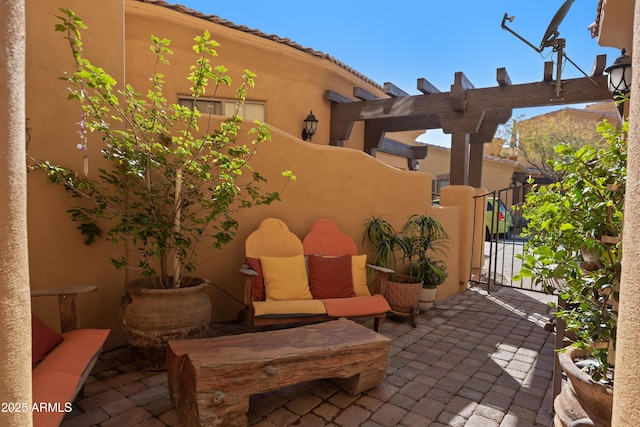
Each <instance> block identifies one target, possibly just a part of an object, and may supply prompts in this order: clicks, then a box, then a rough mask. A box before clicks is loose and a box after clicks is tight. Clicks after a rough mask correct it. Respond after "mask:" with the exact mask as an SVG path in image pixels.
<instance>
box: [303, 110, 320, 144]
mask: <svg viewBox="0 0 640 427" xmlns="http://www.w3.org/2000/svg"><path fill="white" fill-rule="evenodd" d="M317 128H318V119H316V116H314V115H313V111H309V115H308V116H307V118H306V119H304V129H302V139H303V140H304V141H311V137H312V136H313V135H315V134H316V129H317Z"/></svg>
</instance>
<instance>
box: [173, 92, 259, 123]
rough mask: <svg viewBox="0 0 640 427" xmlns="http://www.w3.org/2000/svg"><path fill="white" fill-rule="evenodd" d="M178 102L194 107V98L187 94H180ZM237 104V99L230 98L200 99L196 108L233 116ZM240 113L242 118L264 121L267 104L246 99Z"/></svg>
mask: <svg viewBox="0 0 640 427" xmlns="http://www.w3.org/2000/svg"><path fill="white" fill-rule="evenodd" d="M178 104H180V105H182V106H183V107H192V106H193V99H192V98H190V97H186V96H179V97H178ZM236 104H237V101H236V100H230V99H216V100H213V101H211V100H206V99H199V100H197V101H196V108H197V109H198V111H200V112H201V113H202V114H215V115H218V116H226V117H231V116H232V115H233V114H234V113H235V111H236ZM238 115H239V116H240V117H242V120H247V121H253V120H260V121H261V122H263V121H264V116H265V104H264V102H251V101H246V102H245V103H244V105H243V106H241V107H240V109H239V111H238Z"/></svg>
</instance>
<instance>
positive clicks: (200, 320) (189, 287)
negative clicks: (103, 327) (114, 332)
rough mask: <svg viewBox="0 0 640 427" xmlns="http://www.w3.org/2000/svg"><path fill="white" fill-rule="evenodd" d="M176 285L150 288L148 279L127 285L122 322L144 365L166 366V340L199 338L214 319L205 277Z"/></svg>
mask: <svg viewBox="0 0 640 427" xmlns="http://www.w3.org/2000/svg"><path fill="white" fill-rule="evenodd" d="M186 281H187V283H186V286H185V285H184V284H183V287H181V288H176V289H151V288H150V287H149V286H150V281H149V280H148V279H139V280H136V281H134V282H131V283H129V284H127V285H126V287H125V289H126V295H125V296H124V297H123V298H122V310H121V311H120V325H121V326H122V330H123V331H124V335H125V338H126V339H127V342H128V343H129V345H130V346H131V348H132V350H133V354H134V357H135V361H136V363H137V364H138V366H139V367H140V368H142V369H147V370H153V371H159V370H164V369H166V359H167V341H169V340H173V339H185V338H198V337H200V336H202V334H203V333H204V332H205V331H206V329H207V326H208V325H209V321H210V320H211V301H210V300H209V296H208V295H207V292H206V289H207V285H208V282H206V281H205V280H203V279H195V278H190V279H186Z"/></svg>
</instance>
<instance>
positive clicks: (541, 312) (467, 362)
mask: <svg viewBox="0 0 640 427" xmlns="http://www.w3.org/2000/svg"><path fill="white" fill-rule="evenodd" d="M548 299H549V297H547V296H545V295H541V294H535V293H529V292H523V291H519V290H516V289H509V288H499V289H492V291H491V293H490V294H489V293H487V291H486V290H485V289H482V288H480V287H472V288H470V289H468V290H467V291H466V292H464V293H462V294H458V295H456V296H454V297H451V298H449V299H447V300H446V301H442V302H440V303H438V304H437V307H436V308H432V309H430V310H428V311H427V312H425V313H422V314H421V315H420V317H419V318H418V319H417V327H416V328H412V327H411V325H410V324H409V322H408V320H405V321H403V320H402V319H401V320H400V321H394V320H387V321H385V322H383V323H382V326H381V333H382V334H383V335H385V336H387V337H389V338H391V339H392V347H391V359H390V364H389V369H388V370H387V376H386V378H385V380H384V382H383V383H382V384H381V385H380V386H379V387H377V388H374V389H372V390H369V391H368V392H365V393H363V394H361V395H358V396H355V397H354V396H350V395H349V394H347V393H345V392H344V391H342V390H341V389H340V387H339V386H337V385H336V384H334V383H333V382H331V381H330V380H319V381H310V382H306V383H302V384H298V385H296V386H292V387H287V388H284V389H281V390H277V391H274V392H269V393H264V394H259V395H255V396H252V397H251V405H250V410H249V413H248V418H249V425H252V426H259V427H274V426H304V427H307V426H308V427H314V426H337V427H354V426H366V427H374V426H384V427H392V426H394V427H395V426H407V427H416V426H465V427H473V426H481V427H491V426H500V427H507V426H514V427H515V426H517V427H527V426H545V427H548V426H551V425H552V424H553V421H552V398H551V380H552V372H553V345H554V335H553V333H551V332H548V331H546V330H545V329H544V325H545V323H547V321H548V319H549V315H547V314H546V301H547V300H548ZM364 324H365V325H367V326H371V325H370V324H369V322H364ZM245 330H246V328H245V327H244V326H243V325H240V324H214V325H211V328H209V331H208V333H209V335H210V336H219V335H224V334H235V333H243V332H245ZM73 407H74V410H73V412H71V413H69V414H68V415H67V416H66V417H65V420H64V421H63V423H62V426H63V427H70V426H94V425H95V426H103V427H107V426H118V427H125V426H164V425H169V426H180V425H181V423H180V421H179V419H178V417H177V414H176V412H175V411H174V410H173V407H172V405H171V402H170V400H169V392H168V387H167V375H166V372H159V373H157V372H146V371H141V370H138V369H137V368H136V366H135V364H134V363H133V360H132V355H131V353H130V351H129V350H128V349H127V348H126V347H122V348H118V349H115V350H112V351H108V352H105V353H104V354H103V355H102V356H101V358H100V360H99V361H98V363H97V364H96V366H95V368H94V370H93V372H92V375H91V376H90V377H89V379H88V381H87V383H86V387H85V396H84V397H83V398H79V399H76V401H75V403H74V405H73Z"/></svg>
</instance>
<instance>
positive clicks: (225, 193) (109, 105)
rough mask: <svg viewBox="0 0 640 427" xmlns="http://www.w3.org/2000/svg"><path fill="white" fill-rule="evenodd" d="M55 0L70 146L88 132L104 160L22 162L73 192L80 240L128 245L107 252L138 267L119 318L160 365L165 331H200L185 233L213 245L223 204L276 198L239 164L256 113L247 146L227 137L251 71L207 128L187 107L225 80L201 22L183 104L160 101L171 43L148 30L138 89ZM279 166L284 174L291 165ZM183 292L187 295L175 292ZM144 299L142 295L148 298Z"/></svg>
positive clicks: (142, 352)
mask: <svg viewBox="0 0 640 427" xmlns="http://www.w3.org/2000/svg"><path fill="white" fill-rule="evenodd" d="M60 10H61V11H62V13H63V15H62V16H60V17H59V19H60V23H58V25H56V30H57V31H61V32H63V33H64V34H65V38H66V40H68V42H69V46H70V49H71V53H72V54H73V58H74V60H75V70H74V71H73V72H72V73H69V74H68V75H67V76H66V77H65V79H66V80H67V82H68V84H69V91H70V95H69V98H70V99H73V100H75V101H77V102H79V103H80V105H81V107H82V118H81V120H80V130H79V135H80V139H81V140H80V143H79V144H78V146H77V148H78V149H79V150H80V152H82V153H86V149H87V145H88V144H90V142H89V133H94V132H95V133H99V134H100V137H101V141H102V142H101V143H102V146H101V152H102V155H103V157H104V158H105V159H106V160H107V161H108V164H109V167H108V168H104V169H99V170H98V173H97V176H96V174H95V172H93V171H90V170H89V166H88V159H87V158H86V154H85V161H84V165H85V167H84V171H81V172H76V171H74V170H71V169H70V168H67V167H65V166H59V165H55V164H52V163H51V162H48V161H32V164H31V165H30V167H31V168H32V169H34V170H39V171H44V172H45V173H46V174H47V180H48V182H51V183H55V184H60V185H62V186H64V188H65V190H67V191H68V192H70V193H71V194H72V195H73V196H74V197H77V198H78V203H77V205H76V206H74V207H73V208H72V209H70V210H69V211H68V212H69V214H70V217H71V219H72V220H73V221H75V222H77V223H78V230H79V231H80V232H81V233H82V234H83V235H84V236H85V237H86V242H85V243H87V244H91V243H92V242H93V241H94V240H96V239H97V238H99V237H101V236H102V235H103V234H106V236H107V237H108V238H109V239H110V240H111V241H112V242H114V243H119V242H127V244H128V245H129V247H130V248H133V250H130V251H129V253H127V255H126V256H123V257H121V258H118V259H112V260H111V262H112V264H113V265H114V266H115V267H116V268H130V269H132V270H133V271H135V272H136V274H137V275H139V276H140V279H139V280H136V281H134V282H133V283H128V284H127V285H126V295H125V297H124V298H123V304H122V312H121V315H120V319H121V324H122V327H123V330H124V331H125V336H126V337H127V339H128V341H129V342H130V344H131V345H132V346H133V347H134V352H135V354H136V359H137V360H138V362H139V363H140V365H141V366H142V367H144V368H148V369H161V368H162V367H163V366H164V360H165V358H166V356H165V350H164V346H165V345H166V341H167V340H168V339H173V338H182V337H190V336H194V335H195V336H197V335H199V334H201V333H202V332H203V331H204V330H205V329H206V327H207V325H208V322H209V320H210V317H211V304H210V301H209V298H208V296H207V294H206V292H205V288H206V281H203V280H197V279H194V278H192V277H189V275H190V274H192V273H193V272H194V271H195V269H196V266H197V259H196V256H197V251H196V244H197V243H199V242H201V241H202V240H203V239H210V240H211V244H212V246H213V248H221V247H222V246H224V245H225V244H226V243H228V242H230V241H231V240H232V239H233V238H234V234H235V231H236V230H237V228H238V223H237V221H236V220H235V218H234V212H236V211H237V210H238V209H242V208H248V207H250V206H253V205H256V204H269V203H271V202H273V201H276V200H279V197H280V195H279V193H278V192H272V193H269V192H264V191H262V190H261V188H260V184H261V183H263V182H265V179H264V177H262V176H261V175H260V174H259V173H258V172H256V171H254V170H252V168H251V166H250V164H249V160H250V159H251V157H252V156H253V154H254V153H255V151H256V149H257V146H258V145H259V144H260V143H261V142H263V141H267V140H269V139H270V135H269V128H268V126H267V125H266V124H263V123H259V122H256V123H255V127H254V128H253V129H251V130H250V133H252V134H253V135H254V137H253V138H254V140H253V141H252V144H251V145H248V146H247V145H242V144H239V143H238V142H237V138H236V136H237V134H238V132H239V130H240V125H241V123H242V119H241V118H240V117H239V116H238V114H237V112H238V109H239V108H241V106H242V104H243V103H244V100H245V97H246V94H247V90H248V88H249V87H252V86H253V84H254V77H255V76H254V74H252V73H251V72H250V71H247V70H245V74H244V76H243V81H242V83H241V84H240V86H239V87H238V88H237V90H236V93H237V106H236V108H237V109H236V114H234V115H233V116H232V117H229V118H227V119H225V120H224V121H222V123H221V125H220V127H219V128H214V126H213V122H212V117H211V115H206V117H205V115H203V114H201V113H200V112H199V111H198V109H197V108H195V106H196V105H197V104H198V101H200V100H201V99H202V100H211V101H212V100H213V98H214V97H215V96H216V93H217V90H218V88H219V87H220V86H221V85H227V86H230V85H231V79H230V78H229V77H228V75H227V74H226V73H227V70H226V68H225V67H224V66H222V65H220V66H217V67H214V66H213V65H212V64H211V63H210V60H211V58H213V57H215V56H216V55H217V52H216V47H217V46H218V44H217V43H216V42H215V41H214V40H212V39H211V36H210V34H209V33H208V32H206V31H205V33H204V34H203V35H202V36H198V37H195V38H194V42H195V43H194V46H193V49H194V51H195V52H196V60H195V64H194V65H193V66H192V67H191V72H190V74H189V75H188V77H187V78H188V80H189V81H190V84H191V98H192V100H193V104H192V105H193V106H192V107H189V106H182V105H179V104H177V103H170V102H169V101H167V97H166V96H165V94H164V92H163V89H164V76H163V74H162V73H161V67H163V66H165V65H167V64H168V60H167V57H168V56H169V55H170V54H171V53H172V52H171V51H170V49H169V45H170V41H169V40H166V39H160V38H158V37H156V36H152V37H151V42H152V43H151V50H152V51H153V55H154V63H155V66H154V68H153V72H152V73H151V78H150V87H149V88H145V90H144V92H142V93H141V92H138V91H136V90H135V89H134V88H133V87H131V86H130V85H127V86H126V87H122V88H120V89H117V88H116V85H117V83H116V81H115V80H114V79H113V78H112V77H111V76H110V75H109V74H107V73H106V72H105V71H104V70H103V69H102V68H100V67H98V66H96V65H94V64H92V63H91V62H90V61H89V59H87V57H86V56H85V54H84V51H83V44H82V38H81V32H82V30H84V29H86V26H85V25H84V24H83V22H82V20H81V19H80V18H79V17H77V16H76V15H75V14H74V13H73V12H72V11H70V10H67V9H60ZM210 83H211V84H210ZM210 86H211V87H210ZM91 172H93V173H91ZM284 175H285V176H287V177H289V178H293V177H292V175H291V173H290V172H285V173H284ZM132 252H133V253H132ZM182 294H191V298H190V299H188V301H183V300H181V299H180V300H179V299H178V298H181V297H180V296H179V295H182ZM146 299H150V300H151V301H152V302H151V303H150V305H148V306H146V305H143V302H142V301H143V300H146ZM183 322H186V323H185V324H184V325H182V323H183Z"/></svg>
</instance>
